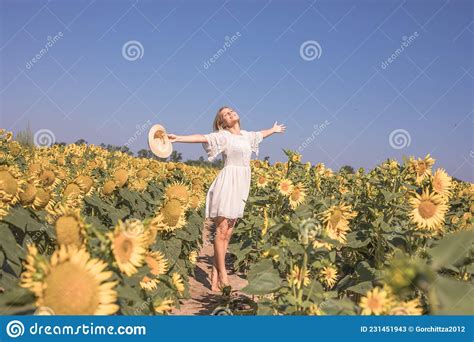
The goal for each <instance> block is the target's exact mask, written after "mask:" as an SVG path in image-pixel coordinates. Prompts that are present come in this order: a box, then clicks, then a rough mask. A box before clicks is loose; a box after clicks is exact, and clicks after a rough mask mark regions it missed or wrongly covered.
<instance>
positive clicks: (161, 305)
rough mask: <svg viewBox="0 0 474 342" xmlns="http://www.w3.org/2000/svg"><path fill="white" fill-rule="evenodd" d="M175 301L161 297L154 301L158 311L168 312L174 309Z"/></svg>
mask: <svg viewBox="0 0 474 342" xmlns="http://www.w3.org/2000/svg"><path fill="white" fill-rule="evenodd" d="M173 304H174V301H173V300H172V299H163V300H162V299H159V300H156V301H155V302H154V303H153V307H154V309H155V311H156V312H157V313H160V314H166V313H169V312H171V310H173Z"/></svg>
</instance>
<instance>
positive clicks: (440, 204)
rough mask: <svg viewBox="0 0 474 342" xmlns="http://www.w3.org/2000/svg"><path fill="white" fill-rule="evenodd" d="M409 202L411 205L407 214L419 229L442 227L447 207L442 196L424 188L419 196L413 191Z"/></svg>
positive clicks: (437, 228) (438, 228)
mask: <svg viewBox="0 0 474 342" xmlns="http://www.w3.org/2000/svg"><path fill="white" fill-rule="evenodd" d="M409 202H410V204H411V206H412V211H411V212H410V213H409V216H410V218H411V220H412V221H413V222H414V223H416V225H417V227H418V228H419V229H428V230H440V229H442V224H443V223H444V216H445V214H446V212H447V211H448V209H449V206H448V205H447V204H446V203H445V200H444V199H443V197H441V196H440V195H438V194H435V193H430V192H429V190H428V189H425V190H423V192H422V194H421V196H420V195H419V194H417V193H415V197H412V198H411V199H410V201H409Z"/></svg>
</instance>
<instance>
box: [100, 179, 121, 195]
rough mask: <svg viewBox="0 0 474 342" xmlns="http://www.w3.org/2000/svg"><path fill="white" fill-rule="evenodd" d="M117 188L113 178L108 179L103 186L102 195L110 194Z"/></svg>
mask: <svg viewBox="0 0 474 342" xmlns="http://www.w3.org/2000/svg"><path fill="white" fill-rule="evenodd" d="M116 188H117V184H116V183H115V181H113V180H108V181H106V182H105V183H104V185H103V186H102V195H104V196H109V195H111V194H112V193H113V192H114V191H115V189H116Z"/></svg>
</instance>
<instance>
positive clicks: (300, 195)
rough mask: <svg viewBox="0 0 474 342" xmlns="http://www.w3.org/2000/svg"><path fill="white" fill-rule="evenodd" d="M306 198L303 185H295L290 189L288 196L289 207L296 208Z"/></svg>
mask: <svg viewBox="0 0 474 342" xmlns="http://www.w3.org/2000/svg"><path fill="white" fill-rule="evenodd" d="M305 198H306V189H305V188H304V187H303V185H302V184H301V183H298V184H297V185H295V186H294V187H293V189H292V191H291V194H290V196H289V200H290V207H291V209H293V210H294V209H296V207H298V206H299V205H300V204H301V203H303V202H304V200H305Z"/></svg>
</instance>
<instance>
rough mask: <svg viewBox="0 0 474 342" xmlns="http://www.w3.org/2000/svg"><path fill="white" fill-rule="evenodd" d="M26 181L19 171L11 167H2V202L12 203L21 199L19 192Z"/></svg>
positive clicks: (0, 185)
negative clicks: (22, 178)
mask: <svg viewBox="0 0 474 342" xmlns="http://www.w3.org/2000/svg"><path fill="white" fill-rule="evenodd" d="M24 183H25V181H24V180H21V179H20V174H19V172H18V171H17V170H16V169H15V168H13V167H11V168H5V167H2V169H0V199H1V200H2V202H5V203H9V204H11V205H14V204H16V203H17V202H18V201H19V199H20V198H19V193H20V188H21V186H22V185H23V184H24Z"/></svg>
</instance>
